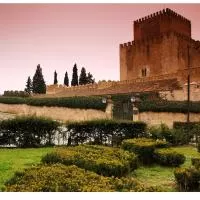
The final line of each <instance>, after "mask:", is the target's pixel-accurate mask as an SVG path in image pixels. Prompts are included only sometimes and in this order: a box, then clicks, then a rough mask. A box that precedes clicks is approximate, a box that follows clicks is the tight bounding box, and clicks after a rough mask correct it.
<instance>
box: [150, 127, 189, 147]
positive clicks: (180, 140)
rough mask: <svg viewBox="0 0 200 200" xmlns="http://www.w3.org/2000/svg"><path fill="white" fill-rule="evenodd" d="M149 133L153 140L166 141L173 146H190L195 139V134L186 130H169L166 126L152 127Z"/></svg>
mask: <svg viewBox="0 0 200 200" xmlns="http://www.w3.org/2000/svg"><path fill="white" fill-rule="evenodd" d="M149 132H150V135H151V137H152V138H153V139H161V140H163V139H164V140H166V141H167V142H168V143H171V144H172V145H183V144H188V143H189V142H190V140H191V138H192V137H193V134H192V133H191V132H189V131H186V130H185V129H180V128H176V129H169V128H168V126H166V125H165V124H161V125H160V126H152V127H151V128H150V129H149Z"/></svg>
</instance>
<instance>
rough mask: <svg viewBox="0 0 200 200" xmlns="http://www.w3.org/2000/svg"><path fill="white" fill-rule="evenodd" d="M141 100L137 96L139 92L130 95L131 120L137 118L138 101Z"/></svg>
mask: <svg viewBox="0 0 200 200" xmlns="http://www.w3.org/2000/svg"><path fill="white" fill-rule="evenodd" d="M140 102H141V99H140V97H139V94H136V95H135V96H131V103H132V104H133V121H138V120H139V109H138V108H137V107H138V103H140Z"/></svg>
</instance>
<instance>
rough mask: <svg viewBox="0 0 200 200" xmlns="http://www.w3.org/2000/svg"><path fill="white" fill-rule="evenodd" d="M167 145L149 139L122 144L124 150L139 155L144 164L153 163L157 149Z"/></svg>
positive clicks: (125, 141)
mask: <svg viewBox="0 0 200 200" xmlns="http://www.w3.org/2000/svg"><path fill="white" fill-rule="evenodd" d="M166 146H167V143H166V142H164V141H161V140H157V141H156V140H153V139H148V138H136V139H128V140H124V141H123V142H122V148H123V149H124V150H128V151H130V152H134V153H135V154H138V157H139V159H140V161H142V163H144V164H151V163H153V161H154V159H153V155H154V150H155V148H158V147H166Z"/></svg>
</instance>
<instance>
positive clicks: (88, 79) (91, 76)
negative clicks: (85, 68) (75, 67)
mask: <svg viewBox="0 0 200 200" xmlns="http://www.w3.org/2000/svg"><path fill="white" fill-rule="evenodd" d="M86 79H87V84H90V83H92V84H93V83H95V79H94V78H93V75H92V74H91V73H90V72H89V73H88V74H87V77H86Z"/></svg>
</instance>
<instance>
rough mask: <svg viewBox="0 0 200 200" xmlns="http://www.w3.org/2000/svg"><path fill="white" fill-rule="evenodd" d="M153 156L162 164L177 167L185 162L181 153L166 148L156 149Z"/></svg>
mask: <svg viewBox="0 0 200 200" xmlns="http://www.w3.org/2000/svg"><path fill="white" fill-rule="evenodd" d="M153 157H154V160H155V162H156V163H158V164H160V165H164V166H172V167H178V166H180V165H181V164H183V163H184V162H185V156H184V155H183V154H180V153H177V152H176V151H174V150H171V149H168V148H167V149H166V148H163V149H156V150H155V151H154V155H153Z"/></svg>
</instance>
